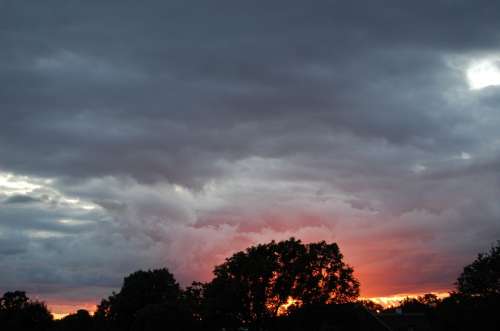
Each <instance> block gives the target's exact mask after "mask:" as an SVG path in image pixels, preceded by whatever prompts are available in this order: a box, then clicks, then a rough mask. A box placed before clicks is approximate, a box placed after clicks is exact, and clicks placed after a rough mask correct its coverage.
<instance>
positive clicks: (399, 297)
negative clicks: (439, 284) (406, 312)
mask: <svg viewBox="0 0 500 331" xmlns="http://www.w3.org/2000/svg"><path fill="white" fill-rule="evenodd" d="M424 294H434V295H436V296H437V297H438V298H439V299H443V298H446V297H448V296H449V295H450V294H449V293H448V292H423V293H398V294H394V295H389V296H385V297H370V298H365V297H360V298H359V299H360V300H370V301H373V302H375V303H377V304H379V305H381V306H382V307H384V308H389V307H394V306H396V305H397V304H398V303H399V302H401V301H403V300H404V299H406V298H410V299H416V298H418V297H419V296H423V295H424Z"/></svg>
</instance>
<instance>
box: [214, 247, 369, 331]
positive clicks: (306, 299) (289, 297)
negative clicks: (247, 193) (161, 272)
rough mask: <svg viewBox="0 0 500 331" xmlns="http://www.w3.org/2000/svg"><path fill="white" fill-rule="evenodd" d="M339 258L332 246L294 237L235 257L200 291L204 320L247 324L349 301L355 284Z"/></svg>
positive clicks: (240, 253)
mask: <svg viewBox="0 0 500 331" xmlns="http://www.w3.org/2000/svg"><path fill="white" fill-rule="evenodd" d="M342 259H343V256H342V254H341V253H340V251H339V248H338V246H337V244H335V243H332V244H327V243H326V242H324V241H321V242H318V243H311V244H303V243H302V242H301V241H300V240H295V239H294V238H291V239H289V240H286V241H281V242H274V241H272V242H270V243H268V244H263V245H258V246H253V247H250V248H248V249H246V250H245V251H242V252H238V253H236V254H234V255H233V256H231V257H230V258H228V259H227V260H226V262H225V263H223V264H221V265H219V266H217V267H216V268H215V270H214V275H215V277H214V279H213V280H212V282H210V283H209V284H208V285H207V286H206V289H205V293H204V296H205V301H206V305H207V306H208V307H210V309H209V319H212V320H216V321H218V322H219V323H225V325H228V326H232V325H245V324H248V325H250V324H256V323H257V324H258V323H265V321H266V320H268V319H270V318H273V317H275V316H276V315H277V314H280V313H286V312H287V311H288V310H292V309H293V307H297V306H301V305H311V304H326V303H346V302H352V301H354V300H355V299H356V298H357V296H358V295H359V283H358V281H357V280H356V279H355V278H354V276H353V269H352V268H351V267H349V266H348V265H346V264H345V263H344V262H343V261H342Z"/></svg>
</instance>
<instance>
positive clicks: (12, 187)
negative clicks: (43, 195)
mask: <svg viewBox="0 0 500 331" xmlns="http://www.w3.org/2000/svg"><path fill="white" fill-rule="evenodd" d="M40 187H41V186H40V185H37V184H35V183H33V182H32V181H31V180H30V178H29V177H27V176H16V175H14V174H11V173H4V172H0V193H4V194H7V195H11V194H27V193H30V192H33V191H34V190H36V189H38V188H40Z"/></svg>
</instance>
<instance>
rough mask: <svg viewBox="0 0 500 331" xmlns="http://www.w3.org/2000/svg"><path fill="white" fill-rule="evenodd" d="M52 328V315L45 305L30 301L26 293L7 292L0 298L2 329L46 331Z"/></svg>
mask: <svg viewBox="0 0 500 331" xmlns="http://www.w3.org/2000/svg"><path fill="white" fill-rule="evenodd" d="M51 327H52V315H51V314H50V312H49V311H48V309H47V307H46V306H45V304H44V303H41V302H38V301H32V300H30V299H29V298H28V297H27V296H26V293H25V292H21V291H14V292H6V293H5V294H4V295H3V296H2V297H1V298H0V329H2V330H20V331H31V330H37V331H44V330H50V329H51Z"/></svg>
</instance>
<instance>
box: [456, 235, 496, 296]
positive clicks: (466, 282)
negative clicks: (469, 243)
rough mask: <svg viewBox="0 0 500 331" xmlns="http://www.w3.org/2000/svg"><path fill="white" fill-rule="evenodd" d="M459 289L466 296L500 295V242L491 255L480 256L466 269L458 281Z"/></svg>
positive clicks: (492, 249) (493, 248)
mask: <svg viewBox="0 0 500 331" xmlns="http://www.w3.org/2000/svg"><path fill="white" fill-rule="evenodd" d="M457 289H458V293H459V294H464V295H472V296H489V295H500V241H499V242H497V246H494V247H492V248H491V249H490V251H489V253H486V254H479V255H478V257H477V259H476V260H475V261H474V262H472V263H471V264H469V265H467V266H466V267H465V268H464V270H463V272H462V274H461V275H460V277H459V278H458V280H457Z"/></svg>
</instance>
